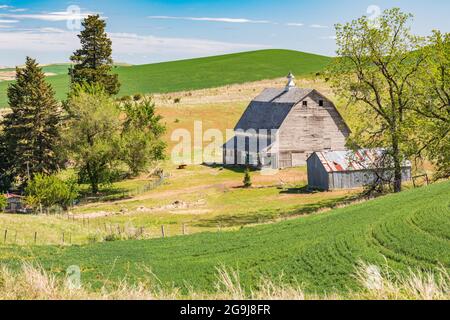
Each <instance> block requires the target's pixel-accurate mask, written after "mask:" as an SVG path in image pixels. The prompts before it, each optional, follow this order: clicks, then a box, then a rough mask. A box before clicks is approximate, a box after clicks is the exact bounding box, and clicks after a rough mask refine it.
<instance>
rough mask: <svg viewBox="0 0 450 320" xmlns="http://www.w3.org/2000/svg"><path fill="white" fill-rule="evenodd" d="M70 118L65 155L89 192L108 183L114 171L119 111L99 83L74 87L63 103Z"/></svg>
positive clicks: (117, 148) (66, 130)
mask: <svg viewBox="0 0 450 320" xmlns="http://www.w3.org/2000/svg"><path fill="white" fill-rule="evenodd" d="M66 109H67V112H68V114H69V117H70V118H69V120H68V122H67V124H66V128H65V131H64V139H65V143H66V150H67V151H68V156H69V158H71V159H72V160H73V161H74V165H75V168H76V169H77V170H78V173H79V178H80V181H82V182H84V181H86V182H88V183H89V184H90V186H91V189H92V192H93V193H94V194H95V193H98V192H99V186H100V184H103V183H110V182H111V181H112V180H113V179H114V176H115V173H116V172H117V162H118V160H119V158H120V155H121V151H120V135H121V131H122V126H121V121H120V110H119V108H118V106H117V105H116V104H115V102H114V101H113V100H112V99H111V98H110V97H109V95H108V94H107V93H106V92H105V90H104V88H103V87H101V86H100V85H98V84H94V85H82V86H78V85H77V86H75V87H74V89H73V92H72V93H71V95H70V97H69V100H68V101H67V103H66Z"/></svg>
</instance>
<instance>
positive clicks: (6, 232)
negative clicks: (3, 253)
mask: <svg viewBox="0 0 450 320" xmlns="http://www.w3.org/2000/svg"><path fill="white" fill-rule="evenodd" d="M7 236H8V229H6V230H5V237H4V238H3V242H4V243H6V237H7Z"/></svg>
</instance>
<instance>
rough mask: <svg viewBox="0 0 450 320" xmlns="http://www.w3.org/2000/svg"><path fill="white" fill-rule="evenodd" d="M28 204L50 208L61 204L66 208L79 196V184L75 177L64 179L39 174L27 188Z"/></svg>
mask: <svg viewBox="0 0 450 320" xmlns="http://www.w3.org/2000/svg"><path fill="white" fill-rule="evenodd" d="M25 192H26V194H27V202H28V204H30V205H32V206H34V207H38V206H41V205H42V206H43V207H44V208H50V207H53V206H55V205H59V206H61V207H62V208H64V209H65V210H67V208H68V207H69V206H70V205H71V204H72V203H73V201H74V200H75V199H76V198H77V197H78V192H79V191H78V184H77V183H76V181H75V180H74V179H69V180H67V181H63V180H62V179H60V178H58V177H57V176H56V175H50V176H47V175H44V174H37V175H35V176H34V178H33V180H31V181H30V182H29V183H28V186H27V187H26V189H25Z"/></svg>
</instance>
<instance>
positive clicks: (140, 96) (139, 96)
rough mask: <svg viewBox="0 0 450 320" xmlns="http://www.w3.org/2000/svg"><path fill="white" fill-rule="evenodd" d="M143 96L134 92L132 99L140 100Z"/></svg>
mask: <svg viewBox="0 0 450 320" xmlns="http://www.w3.org/2000/svg"><path fill="white" fill-rule="evenodd" d="M143 97H144V96H143V95H142V94H141V93H136V94H135V95H134V96H133V100H134V101H141V100H142V98H143Z"/></svg>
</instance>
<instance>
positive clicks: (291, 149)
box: [279, 93, 350, 168]
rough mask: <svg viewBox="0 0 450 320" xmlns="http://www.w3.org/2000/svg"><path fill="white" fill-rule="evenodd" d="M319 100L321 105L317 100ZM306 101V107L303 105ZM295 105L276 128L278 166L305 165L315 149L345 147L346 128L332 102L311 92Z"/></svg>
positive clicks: (347, 131)
mask: <svg viewBox="0 0 450 320" xmlns="http://www.w3.org/2000/svg"><path fill="white" fill-rule="evenodd" d="M320 100H323V106H320V105H319V101H320ZM303 101H306V102H307V106H304V105H303ZM303 101H300V102H299V103H298V104H297V105H295V106H294V107H293V108H292V109H291V111H290V113H289V114H288V116H287V117H286V119H285V121H284V122H283V124H282V125H281V127H280V131H279V140H280V156H279V158H280V167H282V168H286V167H293V166H300V165H305V164H306V159H307V158H308V157H309V156H310V155H311V154H312V153H313V152H315V151H324V150H345V141H346V138H347V137H348V135H349V133H350V132H349V130H348V128H347V126H346V124H345V122H344V120H343V119H342V117H341V115H340V114H339V112H338V111H337V110H336V107H335V106H334V104H333V103H332V102H331V101H329V100H327V99H326V98H324V97H323V96H321V95H319V94H316V93H311V94H310V95H309V96H307V97H306V98H305V99H304V100H303Z"/></svg>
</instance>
